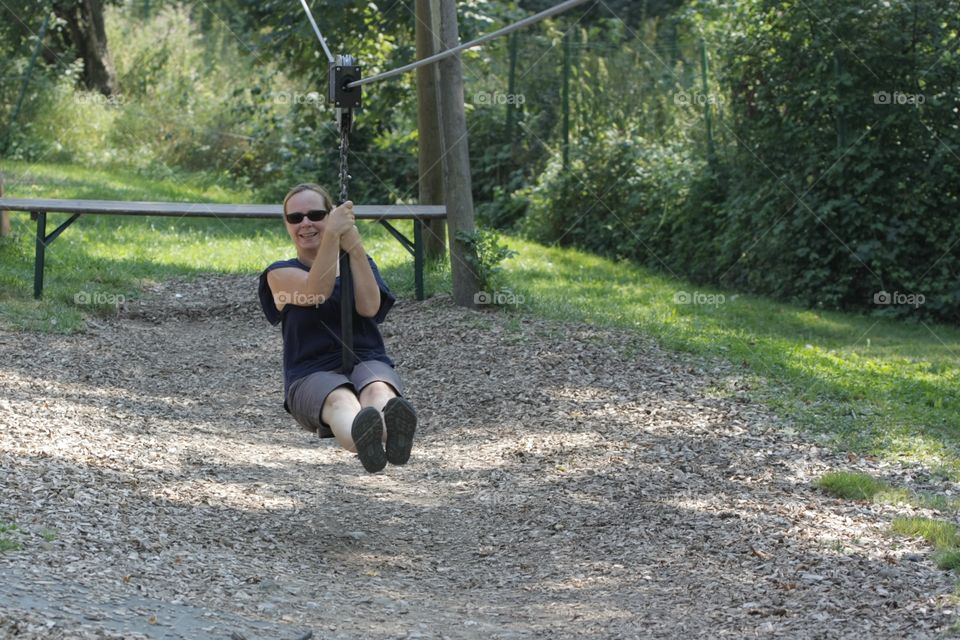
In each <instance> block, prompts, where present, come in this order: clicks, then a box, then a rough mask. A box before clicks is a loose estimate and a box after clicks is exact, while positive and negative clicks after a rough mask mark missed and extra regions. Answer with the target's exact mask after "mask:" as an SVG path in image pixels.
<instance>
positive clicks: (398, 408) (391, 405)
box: [383, 396, 417, 464]
mask: <svg viewBox="0 0 960 640" xmlns="http://www.w3.org/2000/svg"><path fill="white" fill-rule="evenodd" d="M383 421H384V422H385V423H386V425H387V460H388V461H389V462H390V464H406V463H407V460H409V459H410V449H412V448H413V434H414V432H416V430H417V412H416V411H415V410H414V408H413V405H412V404H410V403H409V402H407V401H406V400H404V399H403V398H401V397H399V396H398V397H396V398H391V399H390V400H389V401H388V402H387V404H386V405H384V407H383Z"/></svg>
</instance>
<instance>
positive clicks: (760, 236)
mask: <svg viewBox="0 0 960 640" xmlns="http://www.w3.org/2000/svg"><path fill="white" fill-rule="evenodd" d="M813 15H816V16H818V19H817V21H816V22H817V23H816V25H813V23H811V19H812V18H811V17H812V16H813ZM736 18H737V19H736V20H735V24H734V27H733V28H732V29H731V37H730V39H729V41H728V43H727V50H726V54H725V63H726V65H725V82H726V84H727V86H728V88H729V91H730V95H731V114H732V123H731V125H730V127H731V131H732V133H733V135H734V136H735V138H736V140H737V144H736V147H735V149H733V152H732V154H731V156H730V166H729V175H730V184H729V189H728V193H730V197H729V198H728V199H727V200H726V202H725V203H724V206H723V210H722V214H721V224H720V226H719V230H720V235H719V236H718V237H717V239H716V242H717V248H718V249H719V254H718V257H717V260H716V262H715V265H714V277H716V278H717V279H720V280H721V281H722V282H724V283H725V284H731V285H734V286H737V287H740V288H745V289H748V290H753V291H758V292H762V293H765V294H772V295H775V296H778V297H781V298H786V299H791V300H796V301H800V302H803V303H805V304H808V305H822V306H828V307H835V308H847V309H851V308H859V309H868V310H873V311H876V312H878V313H882V314H888V315H909V316H913V317H924V316H932V317H937V318H940V319H944V320H956V319H957V318H958V317H960V286H958V284H957V283H958V272H957V264H958V258H960V242H958V241H960V224H958V219H957V216H956V210H957V205H958V199H957V185H958V178H960V174H958V163H957V161H956V149H960V131H958V129H957V127H956V111H957V108H958V105H960V98H958V95H957V92H956V87H957V85H958V82H960V66H958V64H957V61H956V58H955V56H954V55H953V54H951V53H950V52H949V46H950V45H949V44H948V43H949V40H950V39H951V37H952V36H951V34H955V33H956V32H957V29H958V28H960V4H958V3H957V2H955V1H950V2H942V3H925V4H919V5H907V4H904V3H879V2H877V3H868V4H866V5H864V3H862V2H857V1H855V0H842V1H841V2H834V1H832V0H831V1H830V2H827V1H826V0H815V1H813V2H807V3H803V4H802V5H801V4H795V3H790V2H785V1H783V0H754V1H753V2H748V3H744V4H742V5H740V6H739V7H738V10H737V14H736ZM901 102H902V103H901ZM912 103H915V104H912ZM884 291H886V292H888V293H890V294H894V293H900V294H907V295H911V294H913V295H916V294H919V295H922V296H924V298H925V303H924V304H922V305H921V306H919V308H917V307H916V305H911V304H899V305H898V304H889V305H887V304H883V305H878V304H875V303H874V296H876V295H877V294H879V293H881V292H884Z"/></svg>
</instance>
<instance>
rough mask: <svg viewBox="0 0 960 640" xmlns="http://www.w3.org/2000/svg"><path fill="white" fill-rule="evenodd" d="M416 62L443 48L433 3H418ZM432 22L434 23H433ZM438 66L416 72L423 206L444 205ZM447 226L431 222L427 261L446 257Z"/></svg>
mask: <svg viewBox="0 0 960 640" xmlns="http://www.w3.org/2000/svg"><path fill="white" fill-rule="evenodd" d="M416 2H417V4H416V34H417V59H422V58H426V57H428V56H431V55H433V54H434V53H436V51H437V49H439V46H440V34H439V30H438V29H435V28H433V27H432V26H431V25H433V24H435V20H436V18H437V16H436V15H435V12H432V11H431V10H430V0H416ZM432 18H433V19H432ZM438 99H439V98H438V96H437V65H433V64H428V65H426V66H423V67H420V68H418V69H417V130H418V135H417V138H418V141H419V165H420V167H419V174H420V204H443V165H442V160H441V157H442V153H441V151H440V120H439V119H438V115H437V109H438V105H437V101H438ZM446 235H447V231H446V224H445V223H444V221H443V220H431V221H430V223H429V224H428V225H426V226H425V227H424V239H425V241H426V255H427V259H428V260H439V259H440V258H442V257H443V256H444V255H445V254H446V250H447V246H446V242H445V238H446Z"/></svg>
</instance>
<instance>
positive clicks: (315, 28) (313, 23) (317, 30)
mask: <svg viewBox="0 0 960 640" xmlns="http://www.w3.org/2000/svg"><path fill="white" fill-rule="evenodd" d="M300 4H302V5H303V10H304V11H306V12H307V19H308V20H309V21H310V25H311V26H312V27H313V32H314V33H316V34H317V38H319V39H320V46H322V47H323V52H324V53H325V54H327V62H329V63H330V64H333V54H331V53H330V49H329V48H328V47H327V41H326V40H324V39H323V34H322V33H320V27H318V26H317V21H316V20H314V19H313V14H312V13H311V12H310V7H308V6H307V0H300Z"/></svg>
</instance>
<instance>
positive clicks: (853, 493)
mask: <svg viewBox="0 0 960 640" xmlns="http://www.w3.org/2000/svg"><path fill="white" fill-rule="evenodd" d="M816 486H818V487H820V488H821V489H823V490H824V491H826V492H827V493H829V494H830V495H832V496H835V497H837V498H846V499H847V500H873V499H874V498H875V497H877V496H878V495H879V494H881V493H884V492H888V491H890V487H889V486H888V485H887V484H885V483H883V482H880V481H879V480H877V479H876V478H874V477H872V476H870V475H868V474H866V473H850V472H846V471H833V472H830V473H826V474H824V475H823V476H822V477H821V478H820V479H819V480H817V482H816Z"/></svg>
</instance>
